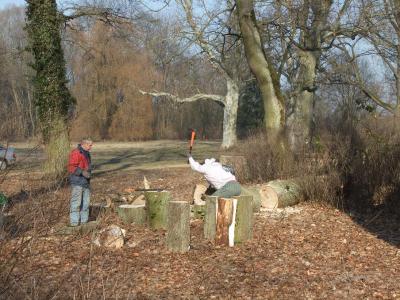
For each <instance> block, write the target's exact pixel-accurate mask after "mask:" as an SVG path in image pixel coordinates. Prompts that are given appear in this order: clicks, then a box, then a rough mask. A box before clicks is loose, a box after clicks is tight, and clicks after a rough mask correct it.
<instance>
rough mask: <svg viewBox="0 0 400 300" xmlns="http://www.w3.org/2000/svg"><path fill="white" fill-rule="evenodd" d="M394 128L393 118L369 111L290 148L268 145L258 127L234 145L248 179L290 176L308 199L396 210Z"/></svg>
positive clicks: (399, 159) (398, 157)
mask: <svg viewBox="0 0 400 300" xmlns="http://www.w3.org/2000/svg"><path fill="white" fill-rule="evenodd" d="M399 129H400V121H399V119H397V118H392V117H382V118H376V117H372V116H371V117H366V118H365V119H364V120H363V121H362V122H359V123H355V122H352V123H342V124H337V125H336V126H333V127H331V128H325V129H324V130H320V132H319V134H318V136H317V137H316V138H315V139H314V141H313V144H312V145H311V147H310V146H307V147H304V149H298V150H297V152H296V153H290V152H288V151H285V150H282V148H280V147H277V146H272V145H271V144H270V143H269V142H268V138H267V137H266V136H265V135H263V134H260V133H255V134H253V135H251V136H250V137H249V138H248V139H246V140H245V141H243V142H242V144H241V145H240V146H239V147H238V151H240V152H241V153H242V154H243V155H244V156H245V157H246V159H247V161H248V165H249V172H250V181H253V182H267V181H270V180H274V179H289V178H291V179H296V180H297V181H298V182H299V184H300V186H301V187H302V189H303V192H304V194H305V197H306V199H309V200H313V201H320V202H325V203H329V204H332V205H334V206H336V207H344V206H346V207H350V208H357V209H366V208H369V207H374V206H375V207H376V206H379V205H388V207H389V208H390V209H391V210H392V211H396V212H400V205H399V202H400V201H399V198H400V130H399Z"/></svg>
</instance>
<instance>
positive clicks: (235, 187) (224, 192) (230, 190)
mask: <svg viewBox="0 0 400 300" xmlns="http://www.w3.org/2000/svg"><path fill="white" fill-rule="evenodd" d="M240 193H241V187H240V184H239V183H238V182H237V181H229V182H228V183H227V184H225V185H224V186H223V187H222V188H220V189H219V190H217V191H216V192H214V193H213V194H212V195H211V196H217V197H223V198H231V197H233V196H239V195H240Z"/></svg>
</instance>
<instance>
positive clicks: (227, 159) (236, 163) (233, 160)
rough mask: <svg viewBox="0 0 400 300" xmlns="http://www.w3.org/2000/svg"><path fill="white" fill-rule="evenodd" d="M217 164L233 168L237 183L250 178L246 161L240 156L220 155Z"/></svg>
mask: <svg viewBox="0 0 400 300" xmlns="http://www.w3.org/2000/svg"><path fill="white" fill-rule="evenodd" d="M219 162H220V163H221V164H223V165H228V166H231V167H233V169H234V170H235V176H236V179H237V180H238V181H239V182H243V181H246V180H247V179H248V178H249V177H250V176H249V175H250V172H249V167H248V165H247V160H246V158H245V157H244V156H241V155H221V156H220V158H219Z"/></svg>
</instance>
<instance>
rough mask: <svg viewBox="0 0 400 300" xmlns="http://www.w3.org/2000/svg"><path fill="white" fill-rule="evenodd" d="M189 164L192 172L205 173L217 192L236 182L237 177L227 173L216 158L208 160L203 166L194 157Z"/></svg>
mask: <svg viewBox="0 0 400 300" xmlns="http://www.w3.org/2000/svg"><path fill="white" fill-rule="evenodd" d="M189 164H190V167H191V168H192V170H194V171H197V172H200V173H203V174H204V177H205V178H206V180H207V181H208V182H209V183H210V184H211V185H212V186H213V187H215V188H216V189H217V190H218V189H220V188H222V187H223V186H224V185H225V184H227V183H228V182H229V181H236V177H235V176H234V175H232V174H231V173H229V172H227V171H225V170H224V169H223V168H222V165H221V164H220V163H219V162H216V161H215V158H210V159H206V160H205V161H204V164H203V165H201V164H199V163H198V162H197V161H195V160H194V159H193V157H189Z"/></svg>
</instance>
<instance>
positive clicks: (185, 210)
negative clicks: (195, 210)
mask: <svg viewBox="0 0 400 300" xmlns="http://www.w3.org/2000/svg"><path fill="white" fill-rule="evenodd" d="M167 216H168V217H167V237H166V244H167V248H168V249H169V250H170V251H173V252H179V253H184V252H187V251H189V247H190V204H189V203H188V202H186V201H169V203H168V205H167Z"/></svg>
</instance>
